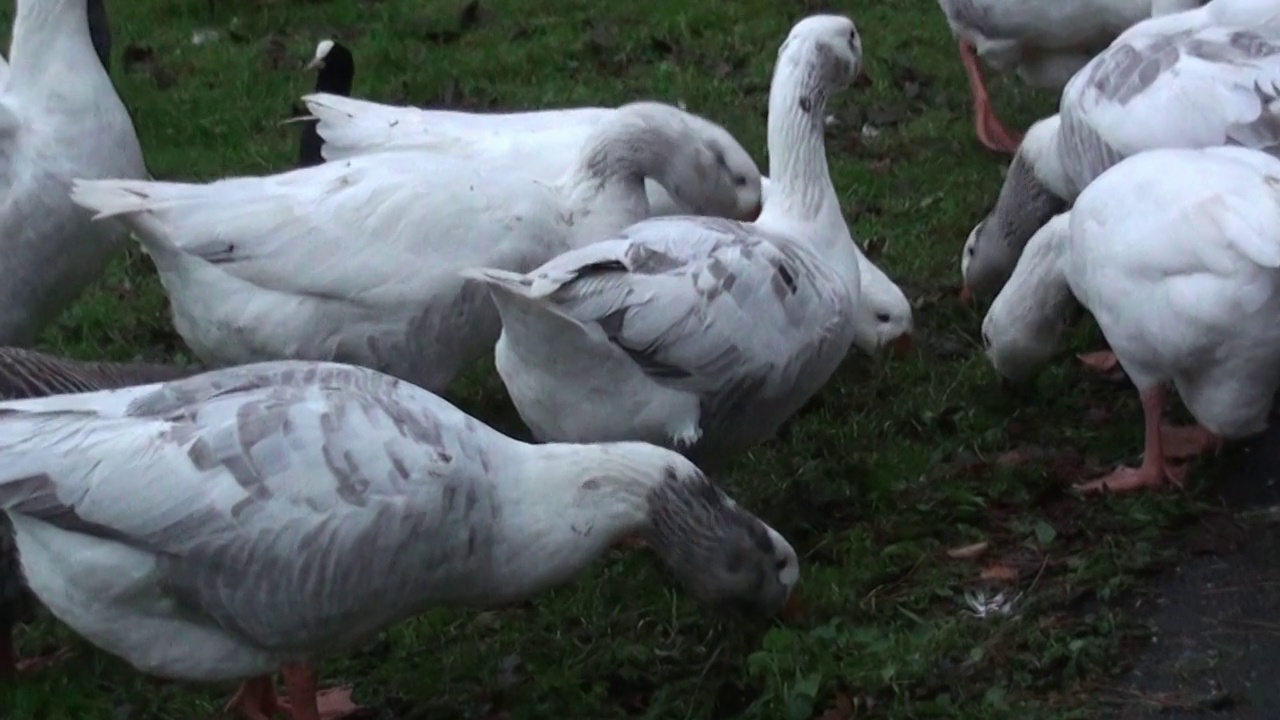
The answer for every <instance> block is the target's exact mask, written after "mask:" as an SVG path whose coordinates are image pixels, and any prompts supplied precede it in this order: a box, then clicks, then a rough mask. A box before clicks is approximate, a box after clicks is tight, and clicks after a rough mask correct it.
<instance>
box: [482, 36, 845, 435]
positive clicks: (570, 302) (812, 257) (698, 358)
mask: <svg viewBox="0 0 1280 720" xmlns="http://www.w3.org/2000/svg"><path fill="white" fill-rule="evenodd" d="M861 62H862V45H861V39H860V38H859V37H858V33H857V30H856V29H855V27H854V24H853V22H852V21H851V20H849V19H848V18H846V17H841V16H834V15H817V16H813V17H809V18H806V19H804V20H802V21H800V22H799V23H797V24H796V26H795V27H794V28H793V29H792V30H791V33H790V34H789V35H788V36H787V39H786V41H785V42H784V43H783V44H782V47H781V49H780V50H779V51H778V62H777V68H776V70H775V72H774V76H773V84H772V88H771V90H770V95H769V156H770V164H771V167H770V175H771V178H772V182H771V187H770V198H769V202H768V204H767V205H766V206H765V208H764V212H763V213H762V214H761V215H760V219H759V220H757V221H756V222H755V223H753V224H743V223H737V222H733V221H730V220H723V219H718V218H692V217H676V218H657V219H653V220H649V221H646V222H643V223H640V224H637V225H634V226H632V227H629V228H627V229H626V230H625V231H623V232H622V233H620V234H619V235H618V236H617V237H615V238H613V239H610V240H606V241H604V242H599V243H595V244H593V245H590V246H588V247H585V248H581V249H578V250H575V251H571V252H568V253H565V254H564V255H561V256H560V257H558V258H556V259H554V260H552V261H550V262H548V263H547V264H545V265H543V266H542V267H540V268H538V269H537V270H535V271H533V272H531V273H529V274H527V275H521V274H518V273H512V272H506V271H501V270H494V269H480V270H474V271H468V272H467V275H468V276H469V277H473V278H476V279H477V280H480V281H481V282H483V283H484V284H485V285H486V286H487V287H488V288H489V289H490V292H491V293H492V294H493V297H494V300H495V302H496V303H497V305H498V308H499V312H500V313H501V315H502V320H503V331H502V337H501V339H500V340H499V341H498V344H497V347H496V350H495V356H496V360H497V367H498V372H499V374H500V375H501V376H502V379H503V382H504V383H505V384H506V386H507V390H508V392H509V393H510V395H511V398H512V400H513V402H514V403H515V406H516V408H517V409H518V410H519V412H520V416H521V417H522V418H523V419H524V421H525V422H526V424H528V425H529V427H530V429H531V430H532V431H533V432H534V435H535V436H536V437H538V438H540V439H543V440H565V439H570V438H572V439H573V440H575V441H605V440H618V439H643V440H646V441H648V442H653V443H658V444H664V445H669V446H674V447H677V448H681V449H688V448H690V447H691V446H694V445H695V444H696V445H697V447H698V450H699V457H716V452H715V451H724V450H728V451H732V450H738V449H741V448H743V447H746V446H749V445H751V444H753V443H756V442H759V441H760V440H763V439H766V438H768V437H770V436H772V435H773V433H774V432H775V431H776V430H777V428H778V427H779V426H780V425H781V424H782V422H783V421H785V420H786V419H787V418H788V417H789V416H790V415H791V414H792V413H794V412H795V411H796V410H797V409H799V407H800V406H801V405H802V404H803V403H804V402H805V401H806V400H808V399H809V397H810V396H812V395H813V394H814V393H815V392H816V391H817V390H818V389H819V388H820V387H821V386H822V385H823V384H824V383H825V382H826V381H827V379H828V378H829V377H830V376H831V374H832V373H833V372H834V371H835V369H836V367H837V366H838V365H839V364H840V361H841V360H842V359H843V358H844V356H845V354H846V352H847V351H848V349H849V347H850V344H851V343H852V341H853V339H854V335H855V332H856V330H857V328H856V324H855V323H856V320H855V318H856V312H857V310H858V307H859V291H860V277H859V255H860V253H859V252H858V249H857V247H856V246H855V245H854V243H853V242H852V241H851V239H850V238H849V235H848V229H847V227H846V226H845V225H844V222H843V219H842V218H841V217H840V210H839V203H838V201H837V198H836V194H835V190H834V188H833V187H832V186H831V179H830V176H829V174H828V170H827V160H826V152H825V149H824V147H823V122H822V118H823V108H824V106H825V102H826V100H827V98H828V96H829V95H830V94H831V93H832V92H833V91H836V90H838V89H839V88H841V87H843V86H845V85H847V84H848V83H849V81H850V80H851V79H852V78H853V77H854V75H855V73H856V71H857V68H858V66H859V64H860V63H861ZM707 450H712V454H710V455H708V454H705V452H704V451H707Z"/></svg>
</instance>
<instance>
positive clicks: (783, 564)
mask: <svg viewBox="0 0 1280 720" xmlns="http://www.w3.org/2000/svg"><path fill="white" fill-rule="evenodd" d="M790 564H791V563H789V562H787V559H786V558H779V559H778V562H776V563H774V565H773V567H774V569H776V570H777V571H778V572H782V571H783V570H786V569H787V566H788V565H790Z"/></svg>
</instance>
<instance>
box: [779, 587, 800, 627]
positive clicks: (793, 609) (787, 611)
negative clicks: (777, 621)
mask: <svg viewBox="0 0 1280 720" xmlns="http://www.w3.org/2000/svg"><path fill="white" fill-rule="evenodd" d="M803 615H804V604H803V603H801V602H800V593H798V592H792V593H791V597H789V598H787V604H785V605H783V606H782V610H781V611H780V612H779V613H778V617H780V618H782V621H783V622H787V623H790V622H796V621H797V620H799V619H800V618H801V617H802V616H803Z"/></svg>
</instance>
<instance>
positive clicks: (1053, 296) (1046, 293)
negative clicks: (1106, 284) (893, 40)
mask: <svg viewBox="0 0 1280 720" xmlns="http://www.w3.org/2000/svg"><path fill="white" fill-rule="evenodd" d="M1070 227H1071V213H1070V212H1064V213H1061V214H1059V215H1056V216H1054V217H1053V219H1052V220H1050V221H1049V222H1047V223H1045V224H1044V227H1042V228H1040V229H1039V230H1038V231H1036V234H1035V235H1033V236H1031V240H1030V241H1029V242H1028V243H1027V246H1026V248H1024V249H1023V251H1022V257H1021V258H1019V259H1018V265H1017V267H1016V268H1015V269H1014V271H1013V274H1012V275H1011V276H1010V277H1009V283H1008V285H1006V286H1005V288H1006V290H1008V291H1009V295H1010V296H1012V297H1017V298H1022V299H1023V300H1024V302H1018V303H1015V305H1017V306H1018V307H1019V308H1021V310H1020V312H1022V313H1029V312H1034V313H1036V315H1037V316H1042V315H1043V316H1045V317H1049V316H1052V317H1054V318H1059V319H1060V318H1062V317H1063V316H1064V314H1065V309H1064V308H1065V305H1064V302H1065V300H1069V299H1070V298H1071V289H1070V288H1069V287H1068V286H1067V276H1066V273H1065V269H1064V268H1063V265H1062V263H1063V258H1064V255H1065V254H1066V250H1067V243H1068V241H1069V240H1070V237H1069V235H1070ZM1002 294H1003V292H1002Z"/></svg>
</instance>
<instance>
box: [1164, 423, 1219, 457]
mask: <svg viewBox="0 0 1280 720" xmlns="http://www.w3.org/2000/svg"><path fill="white" fill-rule="evenodd" d="M1160 443H1161V445H1162V446H1163V448H1164V459H1165V460H1186V459H1188V458H1193V457H1196V456H1197V455H1203V454H1204V453H1207V452H1217V450H1218V449H1219V448H1221V447H1222V438H1221V437H1219V436H1218V435H1215V434H1213V433H1212V432H1209V430H1207V429H1205V428H1204V427H1202V426H1200V425H1185V426H1183V427H1174V426H1173V425H1162V426H1161V427H1160Z"/></svg>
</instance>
